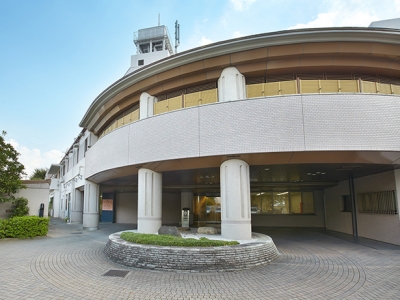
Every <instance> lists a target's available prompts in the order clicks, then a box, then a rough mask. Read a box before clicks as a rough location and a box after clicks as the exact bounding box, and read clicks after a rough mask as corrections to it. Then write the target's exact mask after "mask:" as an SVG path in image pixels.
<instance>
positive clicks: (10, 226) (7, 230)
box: [0, 216, 50, 238]
mask: <svg viewBox="0 0 400 300" xmlns="http://www.w3.org/2000/svg"><path fill="white" fill-rule="evenodd" d="M49 223H50V219H49V218H40V217H36V216H31V217H14V218H11V219H8V220H2V219H0V238H28V237H35V236H45V235H47V232H48V230H49Z"/></svg>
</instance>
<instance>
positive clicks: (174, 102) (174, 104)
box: [167, 96, 182, 111]
mask: <svg viewBox="0 0 400 300" xmlns="http://www.w3.org/2000/svg"><path fill="white" fill-rule="evenodd" d="M167 101H168V111H171V110H177V109H180V108H182V96H178V97H174V98H170V99H168V100H167Z"/></svg>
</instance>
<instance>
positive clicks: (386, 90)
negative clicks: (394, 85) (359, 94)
mask: <svg viewBox="0 0 400 300" xmlns="http://www.w3.org/2000/svg"><path fill="white" fill-rule="evenodd" d="M377 87H378V93H380V94H391V93H392V90H391V88H390V84H386V83H378V84H377Z"/></svg>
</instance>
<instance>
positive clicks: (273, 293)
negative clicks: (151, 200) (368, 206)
mask: <svg viewBox="0 0 400 300" xmlns="http://www.w3.org/2000/svg"><path fill="white" fill-rule="evenodd" d="M51 224H52V225H51V230H50V231H49V236H48V237H43V238H36V239H28V240H16V239H6V240H0V299H400V247H396V246H390V245H387V244H383V243H376V242H372V241H361V242H362V245H360V244H357V243H354V242H350V241H346V240H344V239H343V238H344V237H345V236H340V238H338V237H334V236H329V235H327V234H325V233H323V232H318V231H307V230H304V229H296V230H294V229H257V230H256V231H259V232H263V233H266V234H268V235H270V236H271V237H272V238H273V239H274V242H275V244H276V245H277V247H278V249H279V251H280V253H281V256H280V257H279V258H278V259H276V260H275V261H273V262H272V263H271V264H269V265H265V266H261V267H257V268H254V269H250V270H245V271H239V272H229V273H173V272H159V271H148V270H142V269H130V268H126V267H123V266H119V265H116V264H114V263H112V262H110V261H108V260H107V258H106V257H105V256H104V255H103V253H102V249H103V248H104V245H105V243H106V241H107V237H108V234H110V233H112V232H116V231H120V230H123V229H131V227H129V226H126V225H121V224H108V225H101V228H100V230H99V231H93V232H86V231H85V232H82V231H81V225H69V224H65V223H63V222H61V221H60V220H57V219H53V220H52V221H51ZM108 270H127V271H129V272H128V274H127V275H126V276H125V277H124V278H121V277H107V276H103V274H104V273H106V272H107V271H108Z"/></svg>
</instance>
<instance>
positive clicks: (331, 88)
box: [319, 80, 339, 93]
mask: <svg viewBox="0 0 400 300" xmlns="http://www.w3.org/2000/svg"><path fill="white" fill-rule="evenodd" d="M338 83H339V82H338V80H320V81H319V84H320V87H321V93H338V92H339V86H338Z"/></svg>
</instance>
